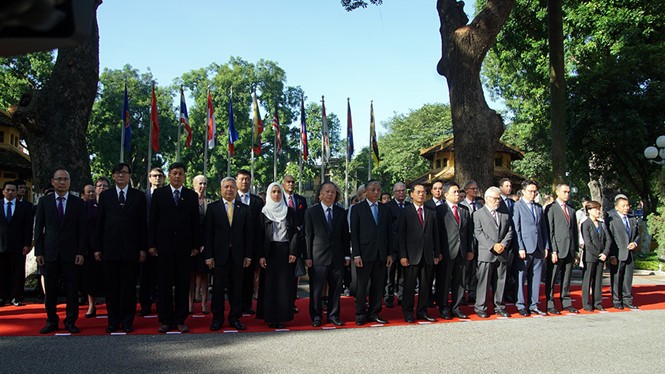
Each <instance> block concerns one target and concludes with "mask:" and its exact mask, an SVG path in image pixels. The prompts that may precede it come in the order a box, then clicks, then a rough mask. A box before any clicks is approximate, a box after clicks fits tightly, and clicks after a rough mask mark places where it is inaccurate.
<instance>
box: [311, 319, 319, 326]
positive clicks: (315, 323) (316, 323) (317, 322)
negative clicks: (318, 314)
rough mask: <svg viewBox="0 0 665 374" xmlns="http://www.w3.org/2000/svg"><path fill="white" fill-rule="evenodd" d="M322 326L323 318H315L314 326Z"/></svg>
mask: <svg viewBox="0 0 665 374" xmlns="http://www.w3.org/2000/svg"><path fill="white" fill-rule="evenodd" d="M319 326H321V320H320V319H315V320H314V321H312V327H319Z"/></svg>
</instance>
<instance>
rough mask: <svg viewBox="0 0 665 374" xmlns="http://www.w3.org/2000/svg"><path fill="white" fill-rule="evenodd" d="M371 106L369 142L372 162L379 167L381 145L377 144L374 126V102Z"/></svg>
mask: <svg viewBox="0 0 665 374" xmlns="http://www.w3.org/2000/svg"><path fill="white" fill-rule="evenodd" d="M369 106H370V115H369V137H370V138H369V141H370V145H371V150H370V151H371V152H372V160H373V161H374V165H376V166H379V161H381V160H380V159H379V144H378V143H377V142H376V128H375V124H374V102H371V103H370V104H369Z"/></svg>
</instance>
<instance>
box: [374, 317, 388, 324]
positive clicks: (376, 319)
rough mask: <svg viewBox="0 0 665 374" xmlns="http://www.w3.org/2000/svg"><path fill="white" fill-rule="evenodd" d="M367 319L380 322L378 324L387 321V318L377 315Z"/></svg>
mask: <svg viewBox="0 0 665 374" xmlns="http://www.w3.org/2000/svg"><path fill="white" fill-rule="evenodd" d="M369 319H370V321H373V322H376V323H380V324H382V325H385V324H386V323H388V320H385V319H383V318H381V317H379V316H376V317H369Z"/></svg>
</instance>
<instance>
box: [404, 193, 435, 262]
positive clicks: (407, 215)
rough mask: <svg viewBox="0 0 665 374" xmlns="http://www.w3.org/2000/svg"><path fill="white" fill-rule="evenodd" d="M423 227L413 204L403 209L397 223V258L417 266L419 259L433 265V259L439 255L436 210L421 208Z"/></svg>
mask: <svg viewBox="0 0 665 374" xmlns="http://www.w3.org/2000/svg"><path fill="white" fill-rule="evenodd" d="M423 210H424V212H425V221H424V223H425V225H424V226H421V225H420V220H419V219H418V213H417V211H416V207H415V205H413V204H410V205H409V206H406V207H404V211H403V212H402V214H400V216H399V221H398V223H397V237H398V242H399V257H400V259H401V258H406V259H408V260H409V263H410V264H411V265H417V264H418V263H420V260H421V259H424V260H425V263H427V264H428V265H434V258H435V257H439V255H440V253H441V252H440V248H441V247H440V246H439V238H440V237H439V227H438V220H437V218H436V210H434V209H432V208H429V207H427V206H423Z"/></svg>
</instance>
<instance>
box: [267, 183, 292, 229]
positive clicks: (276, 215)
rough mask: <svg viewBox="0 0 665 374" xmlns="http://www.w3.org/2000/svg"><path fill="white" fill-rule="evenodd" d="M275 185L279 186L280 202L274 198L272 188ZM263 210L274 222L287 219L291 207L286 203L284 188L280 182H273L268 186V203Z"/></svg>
mask: <svg viewBox="0 0 665 374" xmlns="http://www.w3.org/2000/svg"><path fill="white" fill-rule="evenodd" d="M274 186H277V187H278V188H279V196H280V198H279V201H278V202H275V201H273V200H272V188H273V187H274ZM261 212H263V214H265V216H266V217H268V219H269V220H271V221H273V222H282V221H284V220H285V219H286V214H287V213H288V212H289V207H288V206H286V204H284V190H282V186H281V185H280V184H279V183H277V182H272V183H270V186H268V190H267V191H266V205H264V206H263V209H262V210H261Z"/></svg>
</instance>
